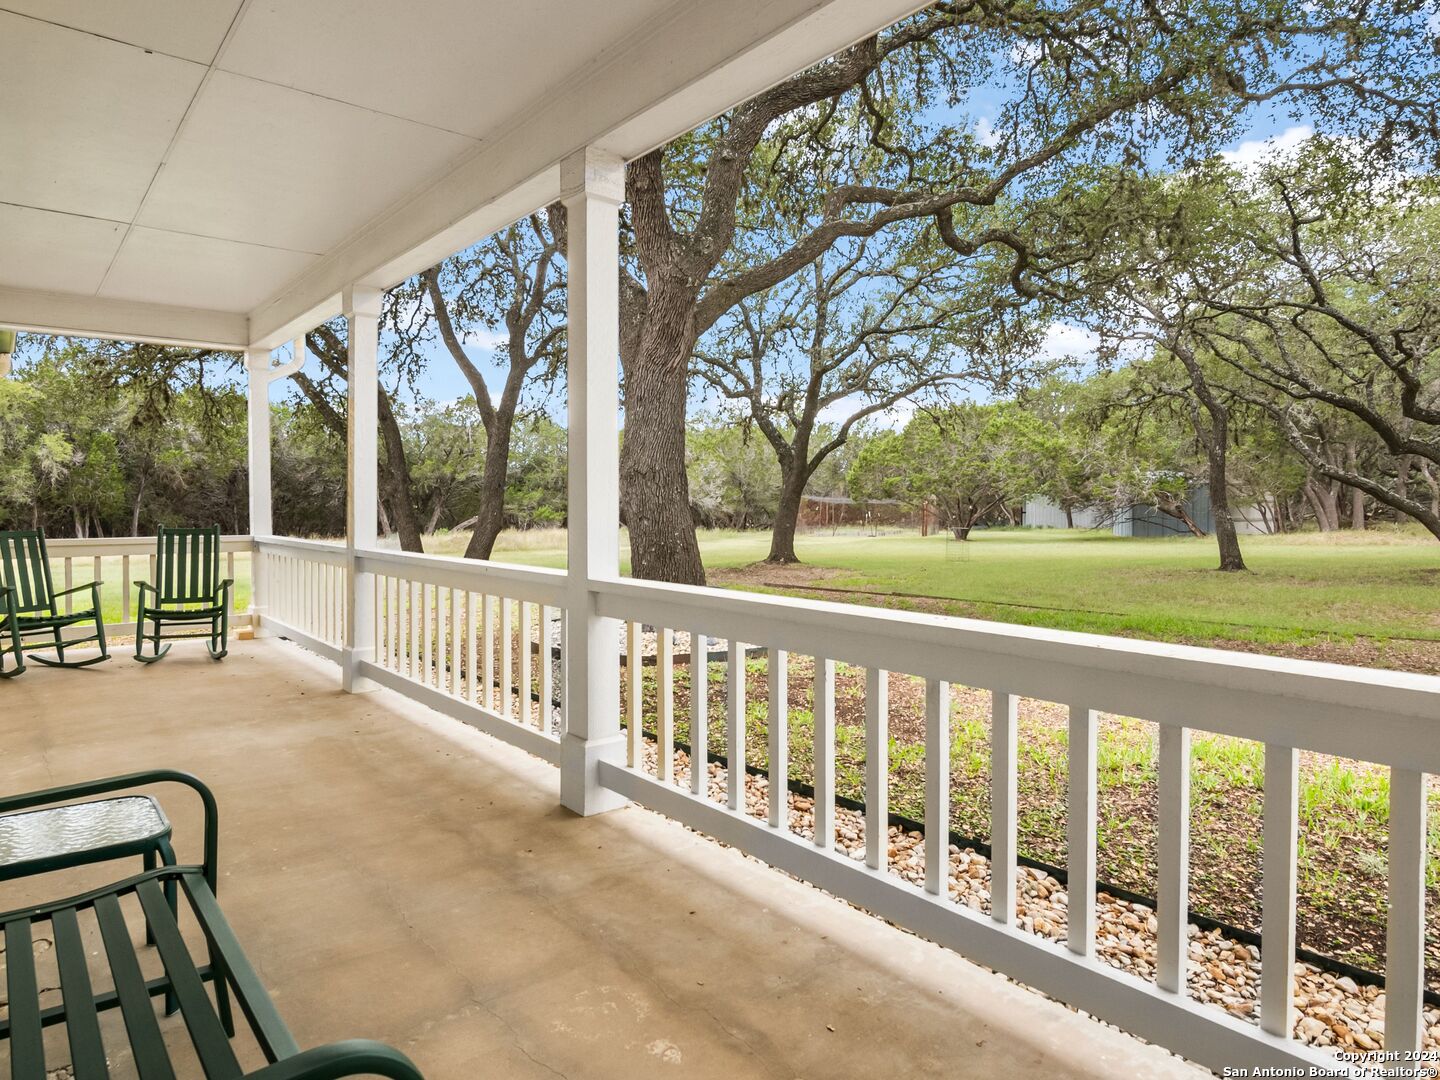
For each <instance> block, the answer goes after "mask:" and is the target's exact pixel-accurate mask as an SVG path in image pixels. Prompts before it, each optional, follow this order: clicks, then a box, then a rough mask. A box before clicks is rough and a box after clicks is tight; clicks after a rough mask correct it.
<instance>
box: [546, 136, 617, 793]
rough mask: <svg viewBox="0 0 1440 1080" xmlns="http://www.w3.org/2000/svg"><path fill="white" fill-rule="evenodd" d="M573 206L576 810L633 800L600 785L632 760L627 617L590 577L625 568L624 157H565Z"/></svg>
mask: <svg viewBox="0 0 1440 1080" xmlns="http://www.w3.org/2000/svg"><path fill="white" fill-rule="evenodd" d="M560 184H561V199H562V200H563V201H564V203H565V209H566V211H567V213H568V226H567V227H568V231H569V236H568V244H569V246H568V248H567V251H566V262H567V265H568V273H569V293H568V301H567V317H568V319H569V342H570V346H569V348H570V353H569V357H568V359H567V365H568V366H567V371H566V385H567V387H568V390H569V429H570V430H569V448H570V471H569V508H568V516H569V526H568V529H569V532H568V535H569V539H568V544H567V546H568V559H569V562H568V567H569V570H568V573H569V589H570V600H569V605H568V609H567V610H568V621H569V630H568V637H567V640H566V643H565V649H566V653H567V660H568V663H566V665H565V672H566V676H565V679H566V681H565V707H566V710H567V711H566V721H567V730H566V734H565V741H564V742H563V743H562V744H561V748H560V801H561V802H562V803H563V804H564V805H565V806H566V807H568V808H569V809H571V810H573V811H574V812H575V813H577V814H586V815H588V814H597V813H601V812H603V811H606V810H614V809H616V808H617V807H619V806H623V805H624V804H625V800H624V799H623V798H621V797H620V796H619V795H616V794H615V793H614V792H612V791H610V790H608V789H607V788H604V787H602V786H601V785H600V782H599V774H598V769H597V767H596V766H597V763H598V762H600V761H602V760H603V761H614V762H617V763H621V762H623V761H624V760H625V743H624V739H623V737H622V735H621V733H620V624H619V623H618V622H616V621H615V620H614V619H602V618H600V617H599V616H598V615H596V614H595V598H594V595H593V594H592V593H591V592H590V582H591V581H592V580H603V579H613V578H615V577H617V576H618V575H619V572H620V539H619V530H620V454H619V449H620V444H619V431H618V426H617V414H618V412H619V407H620V399H619V360H620V294H619V260H620V248H619V225H620V220H619V207H620V203H621V201H622V200H623V199H624V197H625V166H624V163H623V162H622V161H621V160H620V159H619V158H617V157H614V156H613V155H610V154H605V153H602V152H600V151H598V150H594V149H590V148H587V149H585V150H581V151H578V152H576V153H575V154H572V155H571V156H570V157H568V158H566V159H565V161H564V162H562V163H561V166H560Z"/></svg>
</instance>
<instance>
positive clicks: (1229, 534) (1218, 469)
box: [1205, 438, 1245, 570]
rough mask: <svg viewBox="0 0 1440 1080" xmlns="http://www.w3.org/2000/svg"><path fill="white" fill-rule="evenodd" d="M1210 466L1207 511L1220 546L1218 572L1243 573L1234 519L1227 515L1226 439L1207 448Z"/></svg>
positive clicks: (1228, 510)
mask: <svg viewBox="0 0 1440 1080" xmlns="http://www.w3.org/2000/svg"><path fill="white" fill-rule="evenodd" d="M1205 456H1206V458H1208V459H1209V466H1210V511H1211V513H1212V514H1213V515H1214V518H1215V541H1216V543H1218V544H1219V546H1220V567H1219V568H1220V569H1221V570H1244V569H1245V557H1244V556H1243V555H1241V554H1240V538H1239V537H1238V536H1237V535H1236V534H1235V519H1234V518H1233V517H1232V516H1231V515H1230V489H1229V488H1228V487H1227V485H1226V468H1225V466H1226V460H1225V458H1226V447H1225V440H1224V439H1223V438H1222V439H1218V440H1216V443H1215V445H1214V446H1211V447H1206V453H1205Z"/></svg>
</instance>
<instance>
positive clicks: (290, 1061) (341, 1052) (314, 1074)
mask: <svg viewBox="0 0 1440 1080" xmlns="http://www.w3.org/2000/svg"><path fill="white" fill-rule="evenodd" d="M347 1076H383V1077H387V1078H388V1080H425V1078H424V1076H422V1075H421V1073H420V1070H419V1069H417V1068H416V1067H415V1063H414V1062H413V1061H411V1060H410V1059H409V1058H408V1057H406V1056H405V1055H404V1054H402V1053H401V1052H400V1051H399V1050H396V1049H395V1048H394V1047H390V1046H386V1045H385V1044H384V1043H378V1042H371V1041H370V1040H368V1039H349V1040H347V1041H345V1042H337V1043H329V1044H327V1045H325V1046H317V1047H315V1048H314V1049H313V1050H306V1051H304V1052H302V1053H299V1054H296V1055H295V1056H294V1057H290V1058H286V1059H285V1060H284V1061H277V1062H275V1064H273V1065H267V1066H266V1067H265V1068H263V1069H260V1070H259V1071H258V1072H253V1073H249V1074H247V1077H246V1080H341V1078H342V1077H347Z"/></svg>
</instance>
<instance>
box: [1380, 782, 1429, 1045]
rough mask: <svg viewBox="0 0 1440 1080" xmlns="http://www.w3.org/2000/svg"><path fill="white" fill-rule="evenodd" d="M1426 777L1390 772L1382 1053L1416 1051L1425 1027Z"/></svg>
mask: <svg viewBox="0 0 1440 1080" xmlns="http://www.w3.org/2000/svg"><path fill="white" fill-rule="evenodd" d="M1425 816H1426V791H1425V774H1424V773H1422V772H1417V771H1415V770H1413V769H1391V770H1390V851H1389V863H1390V904H1389V915H1388V917H1387V923H1386V929H1385V1049H1386V1050H1392V1051H1401V1052H1404V1051H1418V1050H1420V1049H1421V1040H1422V1038H1423V1037H1424V1033H1425V1026H1424V1019H1423V1015H1422V1013H1421V1007H1422V1005H1423V1003H1424V1002H1423V991H1424V989H1425V858H1426V837H1425V824H1426V823H1425Z"/></svg>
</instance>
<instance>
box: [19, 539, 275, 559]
mask: <svg viewBox="0 0 1440 1080" xmlns="http://www.w3.org/2000/svg"><path fill="white" fill-rule="evenodd" d="M45 543H46V546H47V547H48V548H49V550H50V554H51V556H52V557H53V556H56V555H64V556H68V557H70V558H76V557H83V556H87V555H101V556H108V555H152V554H154V552H155V537H153V536H98V537H92V538H88V539H77V538H75V537H60V538H56V537H48V536H47V537H46V538H45ZM254 543H255V538H254V537H251V536H246V535H243V534H236V535H227V536H221V537H220V550H221V551H249V550H250V548H251V547H253V546H254Z"/></svg>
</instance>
